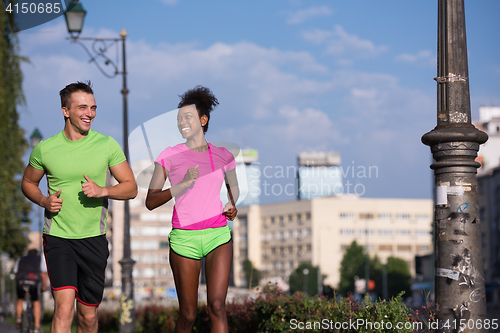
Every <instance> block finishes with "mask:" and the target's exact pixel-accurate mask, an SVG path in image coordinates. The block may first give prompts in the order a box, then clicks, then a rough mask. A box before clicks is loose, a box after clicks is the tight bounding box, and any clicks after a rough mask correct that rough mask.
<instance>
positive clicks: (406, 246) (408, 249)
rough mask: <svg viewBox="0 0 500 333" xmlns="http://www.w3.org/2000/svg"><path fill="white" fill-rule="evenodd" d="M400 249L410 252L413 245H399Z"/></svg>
mask: <svg viewBox="0 0 500 333" xmlns="http://www.w3.org/2000/svg"><path fill="white" fill-rule="evenodd" d="M398 251H400V252H410V251H411V245H398Z"/></svg>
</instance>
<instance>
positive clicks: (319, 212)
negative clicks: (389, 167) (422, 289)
mask: <svg viewBox="0 0 500 333" xmlns="http://www.w3.org/2000/svg"><path fill="white" fill-rule="evenodd" d="M432 220H433V203H432V200H430V199H374V198H361V197H358V196H355V195H338V196H331V197H321V198H313V199H310V200H299V201H292V202H284V203H277V204H269V205H261V206H257V205H252V206H249V207H242V208H241V209H240V210H239V213H238V217H237V219H236V220H235V222H234V227H233V241H234V265H233V267H234V268H233V269H234V282H235V285H236V286H244V285H245V274H244V272H243V269H242V264H243V262H244V261H245V259H247V258H248V259H249V260H250V261H252V263H253V264H254V265H255V267H256V268H257V269H259V270H261V271H262V272H263V280H262V281H261V283H266V282H267V281H280V282H281V283H282V284H283V285H286V284H287V280H288V276H289V275H290V273H291V272H292V271H293V270H294V269H296V268H297V266H298V265H299V264H300V263H301V262H308V263H311V264H312V265H314V266H319V267H320V270H321V274H323V275H326V279H325V281H324V283H325V284H328V285H330V286H333V287H336V286H337V285H338V283H339V281H340V273H339V269H340V262H341V261H342V257H343V254H344V251H345V249H346V248H347V247H348V246H350V244H351V243H352V241H354V240H356V241H357V242H358V244H361V245H363V246H364V247H365V248H366V249H367V250H368V253H369V254H370V256H374V255H377V256H378V257H379V258H380V260H381V261H382V262H385V261H386V260H387V258H388V257H389V256H395V257H399V258H402V259H404V260H405V261H406V262H407V263H408V265H409V267H410V269H411V271H412V275H413V276H415V256H417V255H418V256H422V255H426V254H430V253H432V249H433V248H432V237H431V231H432Z"/></svg>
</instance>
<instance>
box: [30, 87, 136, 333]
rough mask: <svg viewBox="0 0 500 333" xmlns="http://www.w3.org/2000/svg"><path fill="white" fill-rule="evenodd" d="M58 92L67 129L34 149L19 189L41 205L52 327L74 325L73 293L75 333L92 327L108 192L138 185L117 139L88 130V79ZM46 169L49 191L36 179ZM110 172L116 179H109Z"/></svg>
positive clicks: (122, 194)
mask: <svg viewBox="0 0 500 333" xmlns="http://www.w3.org/2000/svg"><path fill="white" fill-rule="evenodd" d="M60 96H61V107H62V113H63V115H64V122H65V124H64V130H63V131H62V132H59V133H58V134H56V135H54V136H52V137H50V138H48V139H47V140H44V141H42V142H40V143H39V144H38V145H37V146H36V147H35V148H33V151H32V153H31V156H30V161H29V165H28V166H27V167H26V170H25V172H24V176H23V181H22V190H23V193H24V194H25V195H26V197H28V199H30V200H31V201H33V202H34V203H36V204H38V205H40V206H41V207H44V208H45V225H44V230H43V233H44V235H43V241H44V252H45V259H46V261H47V271H48V274H49V278H50V282H51V287H52V293H53V295H54V307H55V309H54V319H53V320H52V329H51V332H52V333H60V332H62V333H69V332H71V323H72V320H73V315H74V302H75V298H76V300H77V301H78V302H77V314H78V332H97V307H98V305H99V304H100V302H101V300H102V295H103V291H104V271H105V269H106V261H107V258H108V255H109V251H108V242H107V240H106V218H107V209H108V199H118V200H128V199H132V198H134V197H135V196H136V195H137V185H136V183H135V179H134V175H133V173H132V170H131V169H130V167H129V165H128V164H127V161H126V159H125V155H124V154H123V151H122V150H121V148H120V146H119V145H118V143H117V142H116V141H115V140H114V139H113V138H111V137H109V136H105V135H103V134H101V133H98V132H95V131H92V130H91V129H90V126H91V125H92V122H93V120H94V118H95V116H96V109H97V106H96V103H95V99H94V93H93V91H92V88H91V86H90V82H88V83H83V82H77V83H72V84H69V85H67V86H66V87H65V88H64V89H62V90H61V91H60ZM44 175H45V176H46V177H47V181H48V192H49V193H48V196H44V195H43V194H42V192H41V191H40V188H39V186H38V185H39V183H40V180H41V179H42V177H43V176H44ZM110 175H113V176H114V178H115V179H116V180H117V181H118V184H117V185H115V186H107V184H109V182H108V181H109V180H110Z"/></svg>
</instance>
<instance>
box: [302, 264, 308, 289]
mask: <svg viewBox="0 0 500 333" xmlns="http://www.w3.org/2000/svg"><path fill="white" fill-rule="evenodd" d="M302 274H304V294H306V295H307V293H308V291H309V290H308V289H309V288H308V286H309V283H308V281H307V280H308V276H309V270H308V269H307V268H304V269H303V270H302Z"/></svg>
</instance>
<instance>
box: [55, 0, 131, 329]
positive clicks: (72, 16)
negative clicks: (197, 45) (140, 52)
mask: <svg viewBox="0 0 500 333" xmlns="http://www.w3.org/2000/svg"><path fill="white" fill-rule="evenodd" d="M85 14H86V11H85V10H84V9H83V6H82V5H81V4H80V3H78V1H76V0H74V1H73V2H72V3H71V4H70V5H69V6H68V9H67V10H66V12H65V13H64V16H65V17H66V23H67V27H68V32H69V34H70V35H71V37H70V39H71V41H72V42H73V43H77V44H79V45H80V46H81V47H82V48H83V49H84V50H85V52H87V54H88V55H89V57H90V62H93V63H94V64H95V65H96V66H97V68H98V69H99V71H100V72H101V73H102V74H103V75H104V76H106V77H108V78H113V77H115V76H117V75H118V74H121V75H122V78H123V87H122V90H121V93H122V95H123V152H124V153H125V157H126V158H127V161H129V160H130V159H129V151H128V103H127V96H128V92H129V90H128V88H127V68H126V58H125V38H126V37H127V33H126V32H125V29H122V31H121V33H120V38H93V37H85V38H81V37H79V34H80V32H81V31H82V26H83V19H84V17H85ZM82 40H83V41H85V40H87V41H92V48H91V50H89V49H88V48H87V47H86V46H85V44H83V43H82V42H81V41H82ZM120 41H121V44H122V64H123V67H122V70H121V71H119V69H118V66H117V65H116V64H115V63H114V62H113V61H112V60H111V59H110V58H109V57H108V56H107V55H106V52H107V51H108V49H109V48H110V47H111V46H112V45H114V44H116V43H118V42H120ZM98 60H104V64H105V65H106V66H111V67H112V68H113V69H114V71H113V72H112V73H111V74H110V73H107V72H106V71H105V70H104V69H103V67H101V65H100V64H99V62H98ZM120 264H121V265H122V295H121V296H120V309H121V313H120V333H124V332H133V331H134V326H135V302H134V283H133V279H132V270H133V266H134V264H135V261H134V260H133V259H132V258H131V251H130V207H129V202H128V200H125V201H124V217H123V259H122V260H120Z"/></svg>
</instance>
